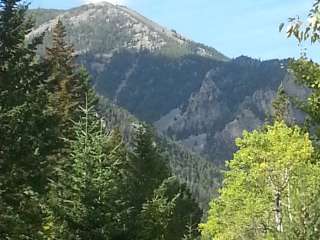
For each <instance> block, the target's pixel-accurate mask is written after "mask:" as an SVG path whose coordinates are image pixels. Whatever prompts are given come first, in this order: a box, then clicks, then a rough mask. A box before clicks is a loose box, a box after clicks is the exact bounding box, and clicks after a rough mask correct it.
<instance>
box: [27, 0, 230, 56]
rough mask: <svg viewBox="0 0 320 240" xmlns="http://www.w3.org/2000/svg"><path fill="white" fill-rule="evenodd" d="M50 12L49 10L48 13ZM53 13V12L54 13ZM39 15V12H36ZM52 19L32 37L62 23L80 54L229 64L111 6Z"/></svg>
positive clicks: (96, 6) (127, 10) (90, 6)
mask: <svg viewBox="0 0 320 240" xmlns="http://www.w3.org/2000/svg"><path fill="white" fill-rule="evenodd" d="M47 11H49V10H47ZM51 11H53V10H51ZM33 13H34V14H35V15H36V18H37V14H39V12H38V11H37V10H33ZM56 13H57V14H52V15H50V16H51V18H44V19H43V21H42V22H39V24H38V26H37V28H35V29H34V31H33V32H32V33H31V35H38V34H40V33H42V32H45V31H48V32H50V29H51V28H52V26H53V25H54V24H55V23H56V22H57V20H58V19H61V20H62V21H63V22H64V24H65V25H66V28H67V31H68V33H69V34H68V35H69V36H70V41H71V42H72V43H73V44H74V46H75V48H76V50H77V51H78V52H81V53H84V52H86V53H87V52H99V53H100V54H107V55H109V54H110V53H113V52H114V51H119V50H121V49H125V50H128V49H130V50H134V51H140V50H148V51H151V52H154V53H160V54H164V55H168V56H175V57H176V56H178V57H179V56H183V55H188V54H195V55H200V56H204V57H208V58H213V59H216V60H223V61H226V60H228V58H226V57H225V56H224V55H223V54H221V53H220V52H218V51H217V50H215V49H214V48H210V47H207V46H205V45H202V44H199V43H196V42H193V41H191V40H189V39H186V38H185V37H183V36H182V35H180V34H179V33H177V32H176V31H174V30H168V29H167V28H166V27H163V26H161V25H159V24H157V23H155V22H154V21H152V20H150V19H148V18H146V17H144V16H142V15H141V14H139V13H138V12H136V11H134V10H132V9H130V8H128V7H125V6H121V5H115V4H111V3H109V2H97V3H90V4H86V5H83V6H80V7H77V8H73V9H70V10H67V11H64V12H62V13H59V12H56Z"/></svg>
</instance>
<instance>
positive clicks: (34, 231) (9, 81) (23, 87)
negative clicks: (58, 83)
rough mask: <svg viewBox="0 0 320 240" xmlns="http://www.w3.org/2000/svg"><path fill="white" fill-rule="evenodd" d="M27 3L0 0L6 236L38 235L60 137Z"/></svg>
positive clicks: (1, 223) (0, 187) (1, 190)
mask: <svg viewBox="0 0 320 240" xmlns="http://www.w3.org/2000/svg"><path fill="white" fill-rule="evenodd" d="M27 7H28V6H27V5H25V4H24V3H23V1H19V0H1V1H0V136H1V138H0V208H1V210H0V212H1V214H0V238H1V239H38V238H40V236H41V230H42V207H41V206H42V205H41V204H40V203H41V200H42V196H43V194H44V193H45V192H46V190H47V184H48V177H47V170H48V168H47V165H48V161H47V157H46V156H47V155H48V154H50V152H51V151H52V145H53V143H54V142H55V139H56V136H55V133H54V131H53V128H52V126H53V125H54V115H52V114H51V113H50V111H48V108H47V103H48V95H47V91H46V88H45V85H44V79H46V74H45V73H44V71H43V69H45V66H44V65H43V64H42V63H41V62H39V61H38V59H37V57H36V48H37V47H38V46H39V44H41V42H42V36H40V37H37V38H34V39H33V40H32V41H28V42H27V41H26V38H25V37H26V35H27V34H28V33H30V32H31V29H32V27H33V23H32V20H31V19H28V18H26V11H27Z"/></svg>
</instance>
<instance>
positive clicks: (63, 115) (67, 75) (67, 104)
mask: <svg viewBox="0 0 320 240" xmlns="http://www.w3.org/2000/svg"><path fill="white" fill-rule="evenodd" d="M46 62H47V64H48V66H49V69H48V72H49V74H50V77H49V79H48V81H47V86H48V88H49V92H50V106H51V108H52V109H54V112H55V113H56V114H57V115H58V116H59V124H58V126H57V128H58V131H59V132H60V134H61V136H63V137H68V135H69V134H70V133H69V132H68V131H69V130H70V127H71V120H77V117H78V112H77V110H78V109H79V108H78V107H79V106H80V105H82V106H83V105H84V103H85V94H87V97H88V99H89V100H90V101H93V100H94V94H93V93H92V90H91V86H90V82H89V75H88V73H86V70H85V69H84V68H79V67H78V66H77V65H76V63H75V55H74V48H73V47H72V46H71V45H70V44H68V43H67V42H66V30H65V27H64V25H63V23H62V22H61V21H60V20H59V21H58V23H57V25H56V26H55V27H54V29H53V33H52V46H51V47H50V48H47V49H46ZM89 92H90V93H89Z"/></svg>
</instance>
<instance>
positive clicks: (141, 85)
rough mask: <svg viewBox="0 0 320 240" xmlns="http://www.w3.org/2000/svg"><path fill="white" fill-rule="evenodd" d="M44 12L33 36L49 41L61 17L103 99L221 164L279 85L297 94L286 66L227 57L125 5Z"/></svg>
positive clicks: (259, 119) (258, 121) (260, 119)
mask: <svg viewBox="0 0 320 240" xmlns="http://www.w3.org/2000/svg"><path fill="white" fill-rule="evenodd" d="M46 11H49V10H34V11H33V14H34V16H35V17H36V18H39V19H40V20H38V23H39V25H38V26H37V28H35V29H34V31H33V32H32V33H31V34H30V37H32V36H34V35H37V34H40V33H42V32H47V33H48V34H47V40H50V29H51V28H52V26H53V25H54V24H55V23H56V22H57V20H58V19H61V20H62V21H63V22H64V24H65V25H66V27H67V30H68V36H69V38H70V41H71V42H72V43H73V44H74V46H75V48H76V50H77V54H78V56H79V58H78V59H79V63H82V64H84V65H85V66H86V67H87V68H88V69H89V71H90V73H91V74H92V76H93V80H94V84H95V87H96V89H97V91H98V92H99V93H100V94H101V95H102V96H105V97H108V98H109V99H111V100H112V102H113V103H115V104H117V105H119V106H121V107H123V108H125V109H126V110H128V111H129V112H130V113H131V114H133V115H134V116H135V117H137V118H139V119H141V120H143V121H147V122H149V123H153V124H154V125H155V126H156V127H157V129H158V130H159V132H160V133H161V134H163V135H164V136H167V137H170V138H171V139H173V140H174V141H176V142H178V143H181V144H182V145H184V146H185V147H187V148H188V149H190V150H192V151H194V152H197V153H199V154H201V155H202V156H203V157H205V158H207V159H210V160H211V161H213V162H214V163H215V164H217V165H219V166H221V165H222V166H223V164H224V161H225V160H227V159H230V158H231V156H232V153H233V151H234V150H235V146H234V138H235V137H238V136H239V135H241V133H242V130H244V129H248V130H252V129H254V128H256V127H259V126H261V125H262V124H263V123H264V121H265V119H266V118H267V117H268V116H270V114H271V112H272V109H271V102H272V99H273V98H274V96H275V93H276V91H277V88H278V87H279V85H280V84H281V82H283V83H284V85H285V86H286V87H288V89H295V88H296V87H295V86H294V84H292V82H291V81H292V78H290V77H288V75H287V71H286V65H287V61H280V60H270V61H259V60H255V59H251V58H249V57H244V56H242V57H239V58H236V59H228V58H227V57H225V56H224V55H223V54H221V53H219V52H218V51H217V50H215V49H213V48H209V47H206V46H204V45H201V44H199V43H195V42H192V41H190V40H188V39H186V38H184V37H183V36H181V35H179V34H178V33H176V32H175V31H174V30H168V29H166V28H164V27H162V26H160V25H158V24H156V23H154V22H153V21H151V20H149V19H146V18H145V17H143V16H141V15H140V14H139V13H137V12H135V11H133V10H130V9H128V8H126V7H124V6H118V5H112V4H109V3H103V4H89V5H84V6H81V7H79V8H74V9H71V10H68V11H63V12H57V11H53V10H50V11H49V12H51V14H49V15H47V16H49V17H47V19H45V18H44V17H43V15H44V14H43V13H44V12H46ZM48 42H50V41H48ZM42 50H43V49H42Z"/></svg>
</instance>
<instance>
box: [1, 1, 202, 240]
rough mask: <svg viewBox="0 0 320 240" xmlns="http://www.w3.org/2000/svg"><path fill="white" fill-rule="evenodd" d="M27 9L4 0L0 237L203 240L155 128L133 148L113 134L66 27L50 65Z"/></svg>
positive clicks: (139, 128)
mask: <svg viewBox="0 0 320 240" xmlns="http://www.w3.org/2000/svg"><path fill="white" fill-rule="evenodd" d="M27 8H28V6H27V5H25V4H24V2H23V1H19V0H0V136H1V137H0V238H1V239H8V240H9V239H12V240H17V239H23V240H25V239H130V240H133V239H139V240H141V239H146V240H155V239H159V240H160V239H161V240H166V239H168V240H169V239H172V240H176V239H195V238H197V237H198V235H199V234H198V230H197V225H198V223H199V222H200V219H201V217H202V212H201V210H200V209H199V207H198V204H197V203H196V202H195V201H194V200H193V198H192V195H191V194H190V192H189V190H188V189H187V188H186V186H185V185H183V184H181V183H180V182H179V181H178V180H177V178H176V177H174V176H173V174H172V173H171V168H170V167H169V159H168V157H167V156H168V155H165V154H163V152H162V150H161V146H159V145H158V144H156V142H155V137H154V135H153V131H152V129H151V128H150V127H148V126H146V125H143V124H141V125H139V124H138V125H136V126H135V128H136V130H135V132H134V135H133V136H131V138H132V139H133V140H132V142H133V143H132V146H130V147H128V146H127V145H126V144H125V142H124V140H123V136H122V135H121V133H120V131H119V130H118V129H112V130H111V129H108V128H107V127H106V123H105V121H104V120H103V119H102V118H101V117H100V115H99V113H98V111H97V102H98V99H97V96H96V94H95V92H94V90H93V89H92V87H91V84H90V77H89V75H88V73H87V72H86V70H85V69H84V68H82V67H80V66H78V65H76V63H75V52H74V49H73V47H72V46H70V45H69V44H68V43H67V42H66V40H65V39H66V32H65V28H64V26H63V23H62V22H61V21H59V22H58V23H57V25H56V26H54V28H53V30H52V36H53V37H52V42H51V44H50V47H48V48H46V52H45V55H44V56H43V57H40V56H38V55H37V49H39V47H41V45H42V40H43V37H44V36H43V35H41V36H39V37H35V38H32V39H30V38H28V37H27V36H28V34H29V33H30V32H31V30H32V27H33V21H32V19H29V18H28V17H26V11H27ZM169 157H170V156H169Z"/></svg>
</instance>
